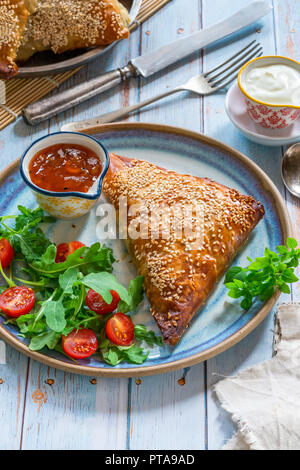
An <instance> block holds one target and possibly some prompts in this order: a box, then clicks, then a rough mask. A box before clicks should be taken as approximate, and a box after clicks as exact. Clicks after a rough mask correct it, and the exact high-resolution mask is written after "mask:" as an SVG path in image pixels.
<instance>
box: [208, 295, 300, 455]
mask: <svg viewBox="0 0 300 470" xmlns="http://www.w3.org/2000/svg"><path fill="white" fill-rule="evenodd" d="M274 352H275V355H274V357H273V358H272V359H270V360H269V361H266V362H263V363H262V364H259V365H257V366H254V367H251V368H249V369H246V370H244V371H243V372H241V373H240V374H238V375H237V376H235V377H229V378H226V379H225V380H222V381H220V382H218V383H217V384H216V386H215V391H216V394H217V396H218V398H219V400H220V402H221V404H222V407H223V408H224V409H225V410H226V411H228V412H229V413H231V414H232V419H233V421H234V422H235V423H236V424H237V427H238V432H237V433H236V434H235V435H234V436H233V438H232V439H231V440H229V441H228V442H227V443H226V444H225V446H224V447H223V450H299V449H300V304H295V303H294V304H281V305H279V307H278V310H277V315H276V318H275V333H274Z"/></svg>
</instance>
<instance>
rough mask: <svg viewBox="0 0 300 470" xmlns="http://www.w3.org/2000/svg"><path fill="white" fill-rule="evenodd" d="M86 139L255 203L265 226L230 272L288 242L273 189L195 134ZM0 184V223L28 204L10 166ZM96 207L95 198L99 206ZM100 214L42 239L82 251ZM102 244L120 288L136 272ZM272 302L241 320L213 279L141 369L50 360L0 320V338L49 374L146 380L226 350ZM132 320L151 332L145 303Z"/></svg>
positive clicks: (59, 226)
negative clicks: (170, 339) (171, 342)
mask: <svg viewBox="0 0 300 470" xmlns="http://www.w3.org/2000/svg"><path fill="white" fill-rule="evenodd" d="M89 133H92V134H93V135H94V137H96V138H98V139H99V140H100V141H101V142H102V143H103V144H104V146H105V147H106V148H107V149H108V150H109V151H112V152H115V153H117V154H120V155H124V156H127V157H136V158H140V159H145V160H148V161H150V162H152V163H155V164H158V165H160V166H162V167H165V168H167V169H172V170H176V171H178V172H179V173H189V174H191V175H196V176H207V177H209V178H212V179H214V180H216V181H218V182H220V183H222V184H225V185H227V186H230V187H232V188H235V189H237V190H238V191H241V192H242V193H245V194H251V195H253V196H254V197H255V198H256V199H257V200H260V201H261V202H262V203H263V205H264V207H265V209H266V215H265V218H264V219H263V220H262V221H261V222H260V223H259V225H258V226H257V228H256V229H255V230H254V232H253V233H252V234H251V236H250V238H249V240H248V243H247V244H246V246H245V247H244V249H243V250H242V251H241V252H240V253H239V254H238V256H237V257H236V258H235V260H234V264H238V265H243V264H245V263H247V260H246V258H247V256H251V258H255V257H257V256H261V255H262V250H263V247H265V246H269V247H270V248H271V249H273V248H275V247H276V246H277V245H279V244H281V243H282V242H283V241H284V239H285V238H286V236H289V235H290V234H291V228H290V222H289V219H288V215H287V212H286V209H285V206H284V202H283V200H282V198H281V196H280V194H279V192H278V191H277V189H276V187H275V186H274V184H273V183H272V182H271V180H270V179H269V178H268V176H267V175H266V174H265V173H264V172H263V171H262V170H261V169H260V168H259V167H258V166H256V165H255V164H254V163H253V162H252V161H251V160H249V159H248V158H247V157H245V156H244V155H242V154H241V153H239V152H237V151H236V150H234V149H232V148H230V147H228V146H225V145H224V144H222V143H220V142H217V141H214V140H213V139H210V138H207V137H206V136H203V135H200V134H196V133H191V132H189V131H186V130H183V129H178V128H172V127H167V126H158V125H154V124H109V125H106V126H102V127H101V128H99V129H93V130H92V131H89ZM0 184H1V203H0V214H1V215H2V214H3V215H5V214H14V213H16V211H17V206H18V204H23V205H25V206H30V207H34V206H35V200H34V197H33V196H32V194H31V192H30V190H29V189H28V187H26V186H25V185H24V183H23V181H22V179H21V177H20V175H19V171H18V166H17V164H15V165H13V166H12V167H10V168H8V169H7V170H6V171H4V173H3V174H2V178H0ZM103 201H104V199H103V197H101V199H100V201H99V204H101V202H103ZM97 211H98V212H97ZM100 212H101V210H99V205H97V206H96V207H95V208H94V209H93V210H92V212H90V214H88V215H87V216H85V217H83V218H81V219H77V220H73V221H70V222H69V221H58V222H57V223H56V224H55V225H54V226H51V227H50V228H49V229H48V235H49V237H50V238H51V239H52V240H53V241H54V242H56V243H60V242H62V241H71V240H81V241H82V242H84V243H85V244H87V245H89V244H91V243H93V242H95V241H97V240H99V238H98V235H99V230H97V224H98V222H99V220H100ZM97 214H98V215H97ZM98 228H99V226H98ZM105 243H107V244H108V245H109V246H111V247H112V248H113V250H114V253H115V257H116V258H117V259H118V260H119V261H118V262H117V263H116V266H115V274H116V276H117V277H118V279H119V280H120V281H121V282H123V283H124V284H125V285H128V283H129V281H130V279H132V278H133V277H135V276H136V271H135V268H134V267H133V265H132V263H131V262H130V257H129V255H128V254H127V252H126V249H125V246H124V242H123V241H121V240H120V241H115V240H105ZM276 298H277V296H276V295H275V296H274V297H273V298H272V299H270V300H269V301H268V302H267V303H266V304H264V305H262V304H261V303H259V302H257V303H255V304H254V305H253V307H252V308H251V310H250V311H248V312H247V313H244V312H243V311H242V310H241V309H240V307H239V302H238V301H234V300H231V299H230V298H229V297H227V289H226V288H225V287H224V285H223V280H222V279H221V280H220V282H219V284H218V285H217V287H216V289H215V290H214V292H213V294H212V295H211V296H210V298H209V300H208V301H207V303H206V305H205V306H204V307H203V308H202V309H201V310H200V311H199V313H198V315H196V317H195V318H194V319H193V321H192V323H191V326H190V328H189V329H188V330H187V331H186V333H185V335H184V336H183V338H182V339H181V341H180V342H179V344H178V345H177V346H176V347H175V348H171V347H167V346H164V347H161V348H159V347H156V348H154V349H151V351H150V355H149V359H148V360H147V362H146V363H145V364H144V365H142V366H136V365H129V364H120V365H119V366H118V367H115V368H113V367H110V366H108V365H107V364H105V363H103V362H101V361H100V359H99V358H97V357H96V356H95V357H92V358H91V359H88V360H82V361H79V362H78V364H75V363H74V362H72V361H71V360H68V359H67V358H66V357H65V356H63V355H60V354H59V353H57V352H50V351H48V350H45V351H43V352H42V353H34V352H31V351H29V349H28V347H27V343H26V340H24V339H22V338H19V337H18V331H17V330H16V329H15V328H14V327H13V326H11V325H4V324H3V322H4V320H3V318H2V317H0V333H1V335H2V336H3V337H4V339H6V340H7V341H8V342H9V343H11V344H12V345H13V346H14V347H16V348H17V349H19V350H21V351H22V352H24V353H25V354H28V355H30V356H32V357H34V358H35V359H37V360H39V361H41V362H44V363H46V364H48V365H50V366H53V367H58V368H61V369H64V370H68V371H71V372H76V373H83V374H88V375H110V376H115V377H118V376H134V375H138V376H141V375H150V374H155V373H162V372H165V371H170V370H173V369H176V368H182V367H185V366H188V365H192V364H195V363H197V362H200V361H203V360H205V359H207V358H209V357H212V356H214V355H216V354H218V353H220V352H222V351H224V350H225V349H227V348H229V347H230V346H232V345H233V344H235V343H237V342H238V341H239V340H241V339H242V338H243V337H245V336H246V335H247V334H248V333H249V332H250V331H251V330H252V329H253V328H254V327H255V326H257V325H258V324H259V323H260V322H261V321H262V320H263V318H264V317H265V316H266V315H267V313H268V312H269V311H270V309H271V308H272V306H273V304H274V303H275V301H276ZM134 317H135V321H136V322H139V323H144V324H146V325H147V326H148V327H150V328H153V329H155V330H157V328H156V324H155V322H154V320H153V319H152V316H151V314H150V312H149V304H148V301H147V300H146V299H145V300H144V302H143V303H142V305H141V306H140V308H139V309H138V311H137V312H136V313H135V314H134Z"/></svg>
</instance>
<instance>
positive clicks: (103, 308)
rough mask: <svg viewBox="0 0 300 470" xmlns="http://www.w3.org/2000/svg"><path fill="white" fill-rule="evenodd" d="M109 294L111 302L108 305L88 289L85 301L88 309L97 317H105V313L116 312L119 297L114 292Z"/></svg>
mask: <svg viewBox="0 0 300 470" xmlns="http://www.w3.org/2000/svg"><path fill="white" fill-rule="evenodd" d="M110 293H111V295H112V301H111V303H110V304H107V303H106V302H105V301H104V300H103V298H102V296H101V295H100V294H97V292H95V291H94V290H93V289H90V290H89V291H88V293H87V295H86V299H85V302H86V304H87V306H88V308H89V309H90V310H92V311H93V312H96V313H98V314H99V315H105V314H106V313H111V312H113V311H114V310H116V308H117V306H118V303H119V301H120V296H119V294H118V293H117V292H116V291H114V290H111V291H110Z"/></svg>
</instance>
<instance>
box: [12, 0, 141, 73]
mask: <svg viewBox="0 0 300 470" xmlns="http://www.w3.org/2000/svg"><path fill="white" fill-rule="evenodd" d="M141 6H142V0H132V5H131V8H130V10H129V16H130V20H131V22H130V26H131V25H133V24H134V23H136V17H137V15H138V13H139V11H140V9H141ZM118 42H120V41H114V42H113V43H111V44H108V45H107V46H100V47H95V48H89V49H86V50H85V51H84V52H82V54H80V55H78V56H75V57H71V58H70V59H65V60H62V61H61V62H56V63H54V64H46V65H36V66H34V65H33V66H30V67H26V66H25V67H22V65H20V67H19V68H18V69H19V71H18V75H17V76H18V78H33V77H43V76H45V75H49V74H50V75H51V74H58V73H64V72H67V71H68V70H72V69H76V68H77V67H82V66H83V65H85V64H87V63H88V62H90V61H92V60H95V59H97V57H100V56H101V55H102V54H104V53H106V52H108V51H109V50H110V49H112V48H113V47H114V46H115V45H116V44H117V43H118Z"/></svg>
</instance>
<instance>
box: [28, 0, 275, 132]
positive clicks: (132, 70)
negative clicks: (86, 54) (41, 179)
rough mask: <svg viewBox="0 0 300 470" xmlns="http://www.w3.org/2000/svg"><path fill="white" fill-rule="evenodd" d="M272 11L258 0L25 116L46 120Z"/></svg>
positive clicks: (33, 108) (146, 74) (43, 102)
mask: <svg viewBox="0 0 300 470" xmlns="http://www.w3.org/2000/svg"><path fill="white" fill-rule="evenodd" d="M271 10H272V7H271V5H269V4H268V3H267V2H265V1H261V0H260V1H255V2H252V3H250V5H247V6H246V7H244V8H242V9H241V10H239V11H237V12H236V13H234V14H233V15H232V16H230V17H229V18H226V19H225V20H223V21H220V22H219V23H217V24H215V25H213V26H210V27H208V28H206V29H202V30H201V31H198V32H196V33H193V34H191V35H189V36H185V37H183V38H181V39H178V40H177V41H174V42H172V43H170V44H167V45H166V46H163V47H160V48H159V49H156V50H154V51H152V52H149V53H147V54H144V55H142V56H140V57H136V58H135V59H132V60H131V61H130V62H129V63H128V64H127V65H126V66H125V67H122V68H119V69H117V70H113V71H111V72H107V73H105V74H103V75H100V76H98V77H96V78H93V79H92V80H89V81H86V82H84V83H81V84H80V85H77V86H75V87H73V88H70V89H68V90H65V91H62V92H59V93H57V94H55V95H54V96H51V97H49V98H44V99H42V100H40V101H36V102H35V103H32V104H30V105H28V106H27V107H26V108H25V109H24V110H23V117H24V118H25V120H26V121H27V122H28V123H29V124H32V125H35V124H38V123H40V122H42V121H45V120H47V119H49V118H51V117H53V116H55V115H57V114H59V113H61V112H63V111H66V110H67V109H69V108H72V107H73V106H76V105H78V104H80V103H82V102H83V101H85V100H87V99H89V98H92V97H93V96H96V95H98V94H99V93H102V92H104V91H106V90H109V89H111V88H113V87H115V86H117V85H118V84H119V83H121V82H122V81H124V80H127V79H128V78H131V77H138V76H139V75H142V76H143V77H150V76H151V75H153V74H154V73H156V72H159V71H161V70H162V69H164V68H165V67H167V66H168V65H171V64H173V63H175V62H177V61H179V60H181V59H183V58H185V57H187V56H189V55H191V54H193V53H194V52H196V51H199V50H200V49H202V48H203V47H206V46H208V45H210V44H213V43H214V42H216V41H218V40H220V39H223V38H225V37H226V36H229V35H230V34H232V33H234V32H236V31H239V30H240V29H242V28H244V27H245V26H248V25H250V24H251V23H253V22H255V21H256V20H258V19H259V18H261V17H262V16H265V15H266V14H267V13H269V12H270V11H271Z"/></svg>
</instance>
